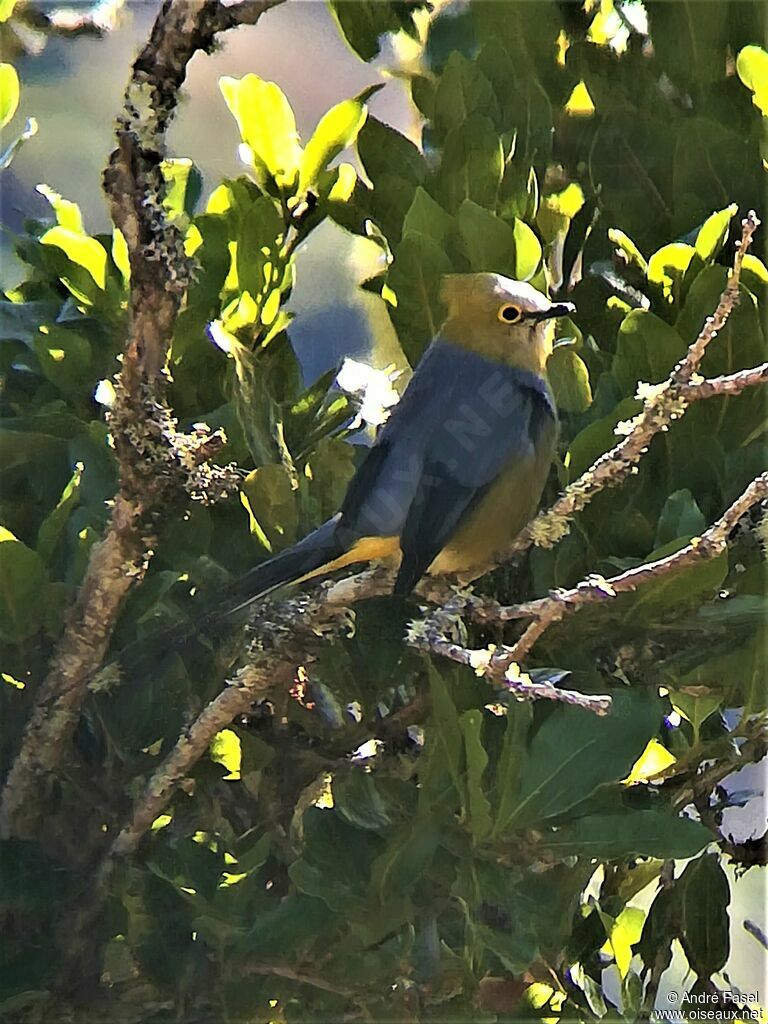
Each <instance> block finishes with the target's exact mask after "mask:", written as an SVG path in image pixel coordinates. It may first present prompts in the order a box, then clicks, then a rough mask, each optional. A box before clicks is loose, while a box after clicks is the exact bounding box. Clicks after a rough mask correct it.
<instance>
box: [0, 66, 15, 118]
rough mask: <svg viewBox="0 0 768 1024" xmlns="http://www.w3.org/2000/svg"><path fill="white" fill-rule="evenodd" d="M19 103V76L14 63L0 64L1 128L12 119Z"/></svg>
mask: <svg viewBox="0 0 768 1024" xmlns="http://www.w3.org/2000/svg"><path fill="white" fill-rule="evenodd" d="M18 105H19V76H18V74H17V73H16V68H15V67H14V66H13V64H0V128H4V127H5V125H7V124H8V122H9V121H10V120H11V118H12V117H13V115H14V114H15V113H16V108H17V107H18Z"/></svg>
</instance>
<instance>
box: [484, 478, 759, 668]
mask: <svg viewBox="0 0 768 1024" xmlns="http://www.w3.org/2000/svg"><path fill="white" fill-rule="evenodd" d="M766 499H768V473H763V474H762V476H759V477H757V479H756V480H753V481H752V483H751V484H750V485H749V486H748V487H747V488H746V490H745V491H744V492H743V493H742V494H741V495H740V496H739V497H738V498H737V499H736V500H735V501H734V502H733V504H732V505H731V506H730V507H729V508H728V509H727V510H726V511H725V512H724V513H723V515H722V516H721V517H720V518H719V519H718V520H717V522H715V523H713V525H712V526H710V527H709V529H708V530H705V531H704V533H703V534H702V535H701V537H694V538H693V539H692V540H691V541H690V543H688V544H686V545H685V547H682V548H680V550H679V551H675V552H673V553H672V554H671V555H667V556H666V557H665V558H659V559H657V560H656V561H654V562H646V563H644V564H643V565H638V566H635V568H633V569H628V570H627V571H626V572H623V573H620V574H619V575H618V576H611V577H609V578H608V579H606V578H604V577H602V576H596V575H592V576H588V577H587V578H586V579H585V580H582V582H581V583H579V584H577V586H575V587H572V588H571V589H569V590H560V591H553V592H552V594H550V596H549V597H542V598H539V600H537V601H527V602H525V603H524V604H517V605H511V606H504V605H500V604H498V603H496V602H494V601H485V600H483V599H473V600H472V601H471V602H470V603H469V605H468V609H469V610H470V612H471V614H472V616H473V618H475V619H476V620H478V621H485V622H509V621H510V620H512V619H533V620H534V621H533V622H532V623H531V625H530V626H528V628H527V629H526V631H525V633H523V635H522V636H521V637H520V639H519V640H518V641H517V643H516V644H515V645H514V647H511V648H510V649H509V659H510V661H521V660H522V659H523V658H525V657H526V656H527V655H528V654H529V653H530V651H531V648H532V647H533V645H534V643H535V642H536V641H537V640H538V639H539V637H540V636H541V635H542V633H544V632H545V630H546V629H548V628H549V626H551V625H552V624H553V623H554V622H559V621H560V620H561V619H562V618H563V617H564V616H565V615H567V614H569V613H571V612H575V611H578V609H579V608H583V607H584V605H586V604H595V603H603V604H604V603H605V602H606V601H610V600H611V599H612V598H613V597H615V596H616V595H617V594H623V593H629V592H631V591H634V590H637V588H638V587H640V586H642V585H643V584H646V583H652V582H654V581H656V580H659V579H662V578H663V577H665V576H671V575H673V574H674V573H677V572H679V571H680V570H681V569H684V568H686V567H687V566H690V565H694V564H695V563H697V562H700V561H704V560H706V559H710V558H716V557H717V556H718V555H719V554H721V553H722V552H723V551H724V550H725V549H726V547H727V543H728V536H729V534H730V533H731V531H732V530H733V528H734V527H735V526H736V524H737V523H738V522H739V520H740V519H741V517H742V516H743V515H744V514H745V513H746V512H747V511H749V509H750V508H752V506H753V505H756V504H758V503H759V502H761V501H765V500H766Z"/></svg>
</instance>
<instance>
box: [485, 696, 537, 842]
mask: <svg viewBox="0 0 768 1024" xmlns="http://www.w3.org/2000/svg"><path fill="white" fill-rule="evenodd" d="M530 724H531V708H530V705H529V704H524V703H522V702H520V703H514V704H510V705H509V707H508V708H507V727H506V729H505V731H504V742H503V745H502V748H501V754H500V755H499V760H498V764H497V766H496V778H495V784H494V791H495V794H496V802H497V804H498V808H497V811H496V821H495V824H494V834H498V833H503V832H504V831H505V829H506V827H507V825H508V823H509V821H510V820H511V818H512V816H513V814H514V811H515V808H516V807H517V805H518V802H519V793H520V782H521V774H522V770H523V765H524V763H525V758H526V756H527V751H526V742H525V739H526V736H527V734H528V729H529V727H530Z"/></svg>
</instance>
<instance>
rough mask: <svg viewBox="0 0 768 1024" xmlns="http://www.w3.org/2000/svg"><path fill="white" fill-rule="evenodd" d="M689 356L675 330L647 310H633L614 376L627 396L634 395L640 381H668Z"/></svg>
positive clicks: (615, 361)
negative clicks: (679, 362) (684, 357)
mask: <svg viewBox="0 0 768 1024" xmlns="http://www.w3.org/2000/svg"><path fill="white" fill-rule="evenodd" d="M684 352H685V343H684V342H683V339H682V338H681V337H680V335H679V334H678V333H677V331H676V330H675V329H674V327H670V326H669V324H667V323H665V322H664V321H663V320H661V319H660V318H659V317H657V316H655V315H654V314H653V313H649V312H647V311H646V310H641V309H633V310H632V312H631V313H628V314H627V316H625V317H624V319H623V320H622V322H621V327H620V328H619V336H618V339H617V341H616V355H615V356H614V357H613V367H612V369H613V375H614V377H615V378H616V382H617V383H618V384H619V386H620V388H621V390H622V393H623V394H631V395H634V393H635V391H636V390H637V385H638V383H639V382H640V381H645V382H646V383H649V384H655V383H657V382H658V381H662V380H664V379H665V378H666V377H667V375H668V374H669V371H670V370H671V369H672V367H673V366H674V365H675V363H676V362H677V361H678V359H680V358H681V357H682V355H683V354H684Z"/></svg>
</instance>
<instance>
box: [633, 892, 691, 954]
mask: <svg viewBox="0 0 768 1024" xmlns="http://www.w3.org/2000/svg"><path fill="white" fill-rule="evenodd" d="M679 914H680V887H679V886H678V885H672V886H666V887H664V888H662V889H659V891H658V892H657V894H656V898H655V899H654V901H653V903H652V904H651V908H650V910H649V911H648V916H647V917H646V919H645V924H644V925H643V931H642V933H641V935H640V940H639V941H638V942H636V943H635V944H634V949H635V952H636V953H639V954H640V956H641V958H642V961H643V963H644V964H645V966H646V967H652V966H653V965H654V964H655V963H656V961H657V959H658V957H659V956H660V955H665V956H666V957H667V964H669V962H670V961H671V959H672V949H671V947H672V940H673V939H674V938H676V937H677V936H678V934H679V922H678V916H679ZM665 951H668V953H667V952H665Z"/></svg>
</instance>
